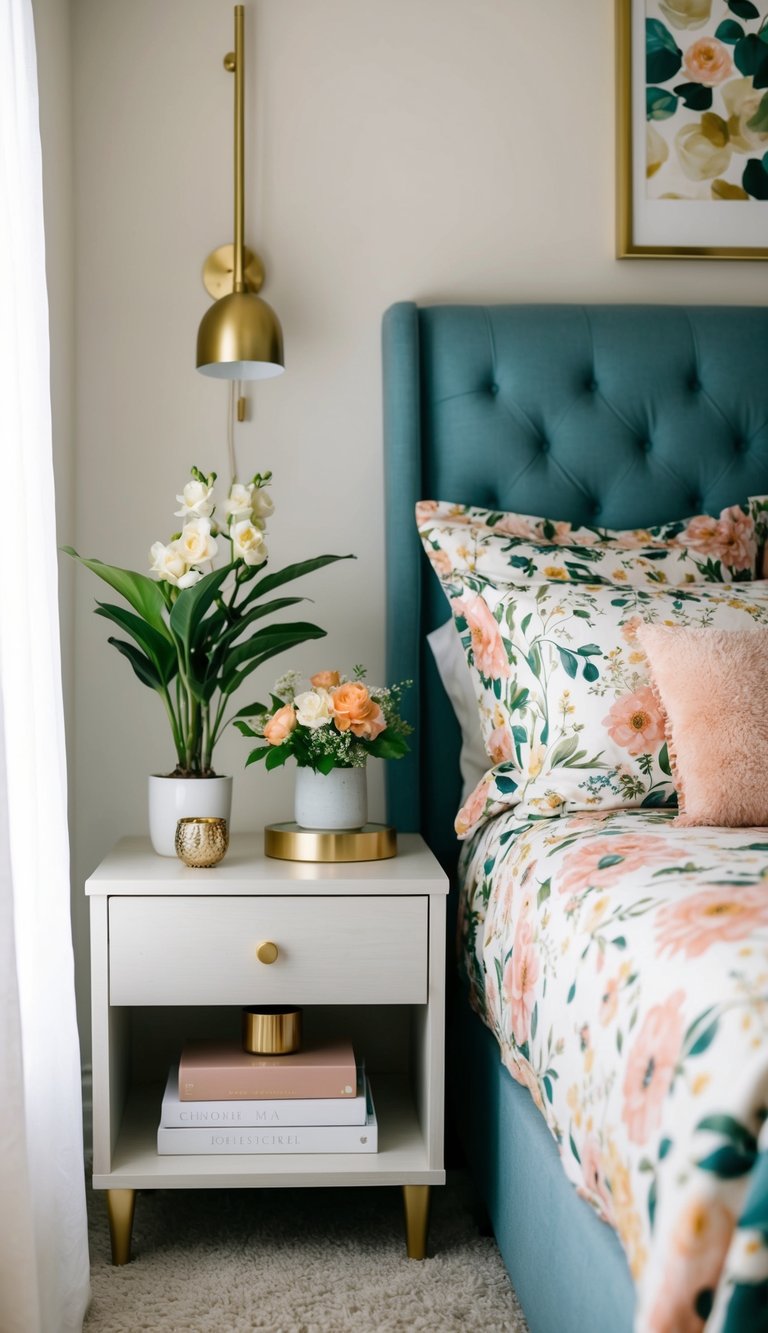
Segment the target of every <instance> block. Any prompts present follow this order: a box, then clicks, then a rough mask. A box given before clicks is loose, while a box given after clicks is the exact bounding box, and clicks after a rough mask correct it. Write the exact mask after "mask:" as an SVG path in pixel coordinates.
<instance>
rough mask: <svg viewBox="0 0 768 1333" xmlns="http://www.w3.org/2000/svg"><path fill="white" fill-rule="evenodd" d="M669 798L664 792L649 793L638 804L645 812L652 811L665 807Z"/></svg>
mask: <svg viewBox="0 0 768 1333" xmlns="http://www.w3.org/2000/svg"><path fill="white" fill-rule="evenodd" d="M668 802H669V796H668V794H667V792H665V791H649V793H648V795H647V796H646V797H644V798H643V800H642V801H641V802H640V804H641V806H643V807H644V808H645V809H646V810H653V809H654V808H655V807H656V806H659V805H667V804H668Z"/></svg>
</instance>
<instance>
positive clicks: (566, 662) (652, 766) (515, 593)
mask: <svg viewBox="0 0 768 1333" xmlns="http://www.w3.org/2000/svg"><path fill="white" fill-rule="evenodd" d="M443 587H444V589H445V592H446V594H447V596H448V598H449V601H450V603H451V608H452V611H453V615H454V620H455V624H456V628H457V630H458V633H459V636H460V638H461V641H462V643H463V645H464V649H465V652H466V655H467V661H468V663H469V667H470V673H471V676H472V680H473V684H474V687H475V694H476V698H477V702H478V706H479V712H480V722H481V727H482V731H483V739H484V742H485V747H486V750H487V752H488V754H489V755H490V757H491V760H492V762H493V764H494V767H493V768H492V769H491V770H490V771H489V772H488V773H487V774H486V775H485V777H484V778H483V779H482V781H481V782H480V783H479V784H478V786H477V787H476V788H475V790H474V792H473V793H472V795H471V796H470V797H469V799H468V800H467V802H466V804H465V805H464V806H463V807H462V809H461V810H460V811H459V814H458V816H457V818H456V832H457V834H458V836H459V837H460V838H464V837H467V836H468V835H469V834H471V833H472V832H474V830H475V829H476V828H477V827H479V825H480V824H482V823H484V822H485V820H486V819H488V818H490V817H491V816H492V815H495V814H498V813H500V812H501V811H502V810H506V809H510V808H512V807H517V812H518V814H519V815H520V817H521V818H531V817H533V818H536V817H538V818H542V817H550V816H553V815H559V814H566V813H571V812H573V811H579V810H609V809H616V808H619V807H631V806H645V807H654V806H660V805H668V804H674V803H675V800H676V797H675V787H674V783H673V780H672V774H671V767H670V762H669V754H668V751H667V746H666V741H665V730H664V716H663V713H662V711H661V709H660V707H659V705H658V703H657V702H656V699H655V696H654V692H653V689H652V687H651V682H650V675H649V667H648V662H647V660H646V657H645V654H644V652H643V651H642V648H641V647H640V644H639V643H638V641H637V637H636V636H637V630H638V628H639V626H640V625H642V624H643V623H645V624H661V625H683V626H689V625H694V626H702V627H705V626H706V627H710V626H711V627H715V628H718V629H739V630H743V629H752V628H754V627H755V626H758V625H768V583H766V582H759V583H758V582H756V583H752V584H749V585H742V586H739V587H738V588H735V587H733V586H728V587H726V586H723V585H721V586H720V587H713V586H706V585H702V584H700V585H698V586H696V587H690V588H684V589H683V588H676V589H673V588H659V587H656V586H648V587H646V588H626V589H618V588H616V587H613V588H611V587H601V586H599V585H594V586H591V587H588V586H585V585H580V584H557V583H540V584H522V585H520V586H518V587H513V586H510V585H506V584H500V585H496V584H494V583H492V582H490V581H488V580H485V579H480V578H477V577H476V576H464V577H463V578H462V577H457V576H449V577H448V579H446V580H444V581H443Z"/></svg>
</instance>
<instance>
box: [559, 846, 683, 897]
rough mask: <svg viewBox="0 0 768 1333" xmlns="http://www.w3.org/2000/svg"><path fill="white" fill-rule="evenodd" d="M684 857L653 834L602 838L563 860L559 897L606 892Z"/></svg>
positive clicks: (570, 853)
mask: <svg viewBox="0 0 768 1333" xmlns="http://www.w3.org/2000/svg"><path fill="white" fill-rule="evenodd" d="M682 854H683V853H682V852H681V851H679V850H677V849H675V848H673V847H671V846H670V845H669V843H667V842H666V841H665V840H664V839H663V838H659V837H657V836H656V835H655V834H653V833H625V834H615V835H611V834H610V833H608V834H603V836H602V837H600V838H590V840H589V841H588V842H585V843H583V844H582V845H581V846H576V847H573V848H572V849H571V851H569V852H568V854H567V855H566V856H565V857H563V864H562V868H561V873H560V874H559V875H558V877H557V880H558V888H559V891H560V893H583V891H584V889H607V888H610V887H611V886H612V885H613V884H616V883H618V881H619V880H620V879H621V878H622V877H623V876H624V875H626V874H628V873H630V872H631V871H633V870H640V869H641V868H643V867H648V866H656V865H664V864H666V863H667V862H668V861H670V860H673V861H674V860H675V859H676V858H677V857H679V856H681V855H682Z"/></svg>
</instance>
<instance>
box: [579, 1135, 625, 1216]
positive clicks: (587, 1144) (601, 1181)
mask: <svg viewBox="0 0 768 1333" xmlns="http://www.w3.org/2000/svg"><path fill="white" fill-rule="evenodd" d="M581 1172H582V1175H583V1177H584V1187H585V1188H584V1191H583V1192H584V1193H585V1194H586V1195H587V1197H588V1198H589V1200H590V1202H593V1201H594V1200H595V1199H597V1200H598V1201H599V1204H600V1211H601V1213H602V1214H603V1216H604V1217H605V1218H606V1220H607V1221H608V1222H610V1223H611V1225H612V1226H615V1225H616V1222H615V1219H614V1213H613V1200H612V1199H611V1194H610V1191H609V1189H608V1186H607V1185H606V1181H605V1173H604V1171H603V1160H602V1154H601V1152H600V1145H599V1143H598V1142H597V1139H596V1138H595V1136H594V1134H589V1135H588V1136H587V1138H586V1139H585V1140H584V1143H583V1144H582V1146H581ZM579 1193H580V1194H581V1193H582V1191H581V1190H579Z"/></svg>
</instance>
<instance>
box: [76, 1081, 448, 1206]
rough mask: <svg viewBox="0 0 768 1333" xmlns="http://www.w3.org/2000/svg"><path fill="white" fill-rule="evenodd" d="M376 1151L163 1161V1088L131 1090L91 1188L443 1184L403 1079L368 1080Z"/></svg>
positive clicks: (241, 1187) (442, 1178)
mask: <svg viewBox="0 0 768 1333" xmlns="http://www.w3.org/2000/svg"><path fill="white" fill-rule="evenodd" d="M371 1087H372V1089H373V1097H374V1102H375V1105H376V1115H377V1118H378V1121H379V1151H378V1152H377V1153H297V1154H291V1155H286V1154H280V1153H274V1154H272V1153H255V1154H253V1155H252V1156H250V1155H247V1154H245V1155H244V1154H241V1153H235V1154H232V1155H230V1156H227V1155H222V1154H213V1155H209V1156H204V1155H198V1154H195V1155H190V1156H189V1157H161V1156H159V1155H158V1152H157V1125H158V1120H159V1116H160V1100H161V1097H162V1088H161V1087H159V1086H158V1085H152V1086H147V1087H141V1088H136V1089H133V1090H132V1092H131V1093H130V1094H129V1097H128V1101H127V1103H126V1108H125V1112H124V1115H123V1121H122V1124H121V1126H120V1130H119V1132H118V1138H117V1143H116V1145H115V1149H114V1152H113V1154H112V1170H111V1171H110V1172H109V1173H107V1174H103V1175H102V1174H99V1175H97V1174H94V1177H93V1185H94V1188H95V1189H237V1188H239V1189H259V1188H264V1187H269V1188H280V1187H288V1186H291V1187H296V1186H306V1185H318V1186H319V1185H405V1184H410V1185H442V1184H444V1183H445V1171H444V1170H435V1169H434V1168H430V1166H429V1163H428V1157H427V1149H426V1146H425V1143H424V1138H423V1135H422V1132H421V1127H420V1125H419V1121H418V1117H417V1114H416V1108H415V1106H414V1103H413V1098H412V1096H411V1092H410V1088H409V1085H408V1080H407V1078H404V1077H401V1076H398V1075H392V1074H374V1075H372V1076H371Z"/></svg>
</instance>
